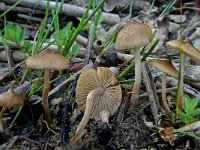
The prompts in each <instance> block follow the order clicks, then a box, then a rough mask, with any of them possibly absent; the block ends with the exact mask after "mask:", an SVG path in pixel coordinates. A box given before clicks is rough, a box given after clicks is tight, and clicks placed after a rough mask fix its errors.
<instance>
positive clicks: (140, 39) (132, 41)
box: [115, 21, 153, 112]
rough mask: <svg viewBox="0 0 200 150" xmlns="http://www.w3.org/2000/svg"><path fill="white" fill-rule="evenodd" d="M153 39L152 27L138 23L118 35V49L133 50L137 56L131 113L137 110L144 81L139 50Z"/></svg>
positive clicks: (116, 44) (116, 45)
mask: <svg viewBox="0 0 200 150" xmlns="http://www.w3.org/2000/svg"><path fill="white" fill-rule="evenodd" d="M152 38H153V33H152V31H151V28H150V26H149V25H147V24H143V23H139V22H136V21H132V22H129V23H128V24H127V25H126V26H125V27H124V28H123V29H122V30H121V31H120V32H119V33H118V35H117V39H116V43H115V47H116V49H117V50H119V51H121V52H125V51H128V50H129V51H130V50H131V51H132V52H133V54H134V56H135V83H134V85H133V92H132V96H131V105H130V107H129V112H132V111H133V110H134V109H135V106H136V104H137V101H138V97H139V92H140V86H141V81H142V78H141V77H142V74H141V68H142V67H141V56H140V51H139V49H138V48H140V47H143V46H147V45H148V44H149V43H150V42H151V40H152Z"/></svg>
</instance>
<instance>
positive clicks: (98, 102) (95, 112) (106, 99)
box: [76, 67, 122, 120]
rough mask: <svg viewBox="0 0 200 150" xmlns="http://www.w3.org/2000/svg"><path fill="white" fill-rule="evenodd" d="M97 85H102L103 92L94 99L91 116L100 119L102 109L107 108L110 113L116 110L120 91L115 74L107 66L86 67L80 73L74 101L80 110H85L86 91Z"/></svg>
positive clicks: (120, 96)
mask: <svg viewBox="0 0 200 150" xmlns="http://www.w3.org/2000/svg"><path fill="white" fill-rule="evenodd" d="M97 87H102V88H103V90H104V93H103V94H102V95H101V96H97V97H96V99H95V100H94V105H93V108H92V115H91V118H94V119H96V120H100V119H101V117H100V112H101V111H102V110H108V111H109V112H110V114H111V115H113V114H114V113H115V111H117V109H118V107H119V105H120V103H121V100H122V91H121V86H120V85H119V83H118V80H117V78H116V76H115V75H114V74H113V73H112V71H110V70H109V69H108V68H105V67H98V68H97V70H95V69H87V70H85V71H84V72H83V73H82V74H81V75H80V77H79V79H78V82H77V88H76V102H77V104H78V107H79V108H80V109H81V110H85V107H86V100H87V96H88V93H89V92H90V91H92V90H93V89H95V88H97Z"/></svg>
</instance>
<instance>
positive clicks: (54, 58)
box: [25, 50, 69, 124]
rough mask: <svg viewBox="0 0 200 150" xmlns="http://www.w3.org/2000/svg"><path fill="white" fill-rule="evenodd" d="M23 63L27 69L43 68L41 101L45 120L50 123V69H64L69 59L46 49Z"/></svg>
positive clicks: (67, 66)
mask: <svg viewBox="0 0 200 150" xmlns="http://www.w3.org/2000/svg"><path fill="white" fill-rule="evenodd" d="M25 64H26V67H27V68H29V69H37V70H43V69H44V89H43V94H42V102H43V110H44V115H45V120H46V121H47V123H48V124H50V122H51V112H50V108H49V102H48V93H49V90H50V79H49V78H50V77H49V74H50V70H65V69H67V68H69V60H67V59H66V58H65V57H64V56H62V55H60V54H59V53H57V52H54V51H50V50H46V51H42V52H40V53H39V54H37V55H34V56H31V57H29V58H28V59H26V60H25Z"/></svg>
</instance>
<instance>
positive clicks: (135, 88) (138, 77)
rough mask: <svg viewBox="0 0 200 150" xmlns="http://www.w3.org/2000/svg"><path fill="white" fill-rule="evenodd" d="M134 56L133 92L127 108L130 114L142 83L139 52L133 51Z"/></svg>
mask: <svg viewBox="0 0 200 150" xmlns="http://www.w3.org/2000/svg"><path fill="white" fill-rule="evenodd" d="M133 52H134V56H135V82H134V85H133V92H132V96H131V101H130V102H131V104H130V106H129V113H131V112H132V111H133V110H134V109H135V107H136V104H137V102H138V97H139V93H140V86H141V81H142V73H141V66H142V63H141V58H140V51H139V50H134V51H133Z"/></svg>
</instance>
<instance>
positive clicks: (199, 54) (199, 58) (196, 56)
mask: <svg viewBox="0 0 200 150" xmlns="http://www.w3.org/2000/svg"><path fill="white" fill-rule="evenodd" d="M180 45H181V49H182V51H183V52H184V53H185V54H186V55H188V57H190V58H191V59H192V60H194V61H196V62H198V63H200V51H199V50H198V49H196V48H195V47H193V46H192V45H191V44H188V43H187V42H185V41H182V42H181V41H180V40H172V41H169V42H167V43H166V46H167V47H168V48H170V49H173V50H175V51H177V52H180Z"/></svg>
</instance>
